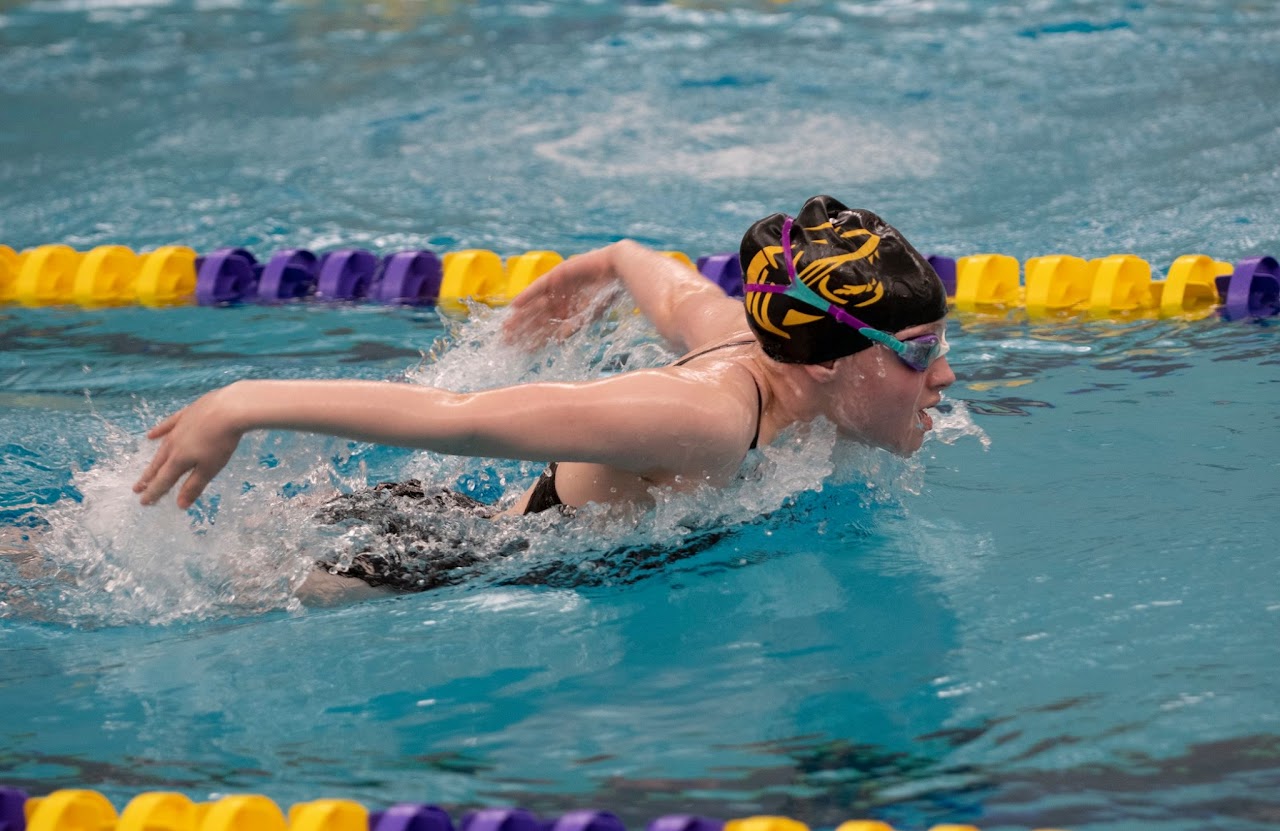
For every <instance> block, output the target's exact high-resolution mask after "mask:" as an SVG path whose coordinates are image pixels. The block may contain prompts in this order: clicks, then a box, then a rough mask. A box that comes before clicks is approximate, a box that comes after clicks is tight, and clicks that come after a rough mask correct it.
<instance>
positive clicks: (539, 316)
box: [505, 240, 746, 353]
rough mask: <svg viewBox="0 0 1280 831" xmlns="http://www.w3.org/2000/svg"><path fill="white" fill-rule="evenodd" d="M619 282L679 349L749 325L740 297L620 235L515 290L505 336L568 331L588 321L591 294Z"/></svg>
mask: <svg viewBox="0 0 1280 831" xmlns="http://www.w3.org/2000/svg"><path fill="white" fill-rule="evenodd" d="M618 283H620V284H621V285H622V286H623V287H624V288H625V289H626V290H627V293H628V294H630V295H631V298H632V299H633V300H634V301H635V303H636V306H637V307H638V308H639V309H640V312H641V314H643V315H644V316H645V317H646V318H648V319H649V321H650V322H652V323H653V325H654V327H655V328H656V329H657V330H658V333H659V334H660V335H662V337H663V338H665V339H666V340H667V341H668V343H670V344H671V345H672V346H673V347H674V348H675V350H676V351H677V352H680V353H684V352H690V351H693V350H695V349H698V348H699V347H702V346H706V345H710V344H713V343H716V342H718V341H720V340H723V339H724V338H726V337H728V336H729V335H732V334H734V333H736V332H741V331H744V330H745V329H746V317H745V313H744V311H743V306H742V302H741V301H740V300H734V299H733V298H731V297H728V296H727V295H726V294H725V293H724V291H722V290H721V289H720V287H719V286H717V285H716V284H715V283H713V282H711V281H710V280H708V279H707V278H706V277H704V276H702V275H701V274H699V273H698V272H696V271H694V270H693V269H691V268H689V267H688V266H687V265H684V264H683V263H680V262H678V261H676V260H674V259H672V258H670V257H667V256H665V255H663V254H660V253H658V252H657V251H653V250H651V249H649V248H646V247H644V246H643V245H640V244H639V243H636V242H632V241H631V240H623V241H621V242H616V243H614V244H612V245H609V246H606V247H604V248H599V249H596V250H595V251H590V252H587V253H586V254H579V255H577V256H574V257H570V258H569V259H568V260H565V261H564V262H563V263H560V264H559V265H557V266H556V267H555V268H553V269H551V270H550V271H548V272H547V273H546V274H544V275H543V276H542V277H540V278H538V279H537V280H535V281H534V282H533V284H532V285H530V286H529V287H528V288H527V289H525V290H524V291H523V292H521V293H520V294H519V295H517V296H516V298H515V300H513V301H512V303H511V309H512V311H511V316H510V317H509V318H508V319H507V322H506V325H505V331H506V334H507V337H508V338H509V339H515V338H541V339H542V340H545V339H547V338H551V337H555V338H559V339H563V338H565V337H568V336H569V335H571V334H573V333H574V332H575V331H577V330H578V329H579V328H580V327H581V326H582V325H583V324H584V323H586V322H588V321H587V317H588V316H589V315H588V312H590V311H591V310H592V309H593V306H592V300H593V297H594V296H595V295H596V294H597V293H599V291H600V290H601V289H602V288H604V287H605V286H607V285H610V284H618Z"/></svg>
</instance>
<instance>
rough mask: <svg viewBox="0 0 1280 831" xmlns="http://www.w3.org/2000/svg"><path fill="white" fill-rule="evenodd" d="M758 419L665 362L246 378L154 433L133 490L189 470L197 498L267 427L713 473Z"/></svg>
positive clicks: (455, 450)
mask: <svg viewBox="0 0 1280 831" xmlns="http://www.w3.org/2000/svg"><path fill="white" fill-rule="evenodd" d="M754 419H755V407H754V402H750V406H747V405H746V404H745V403H744V400H743V399H742V398H741V397H739V396H737V395H735V394H733V393H732V392H728V391H725V390H719V389H716V388H708V386H707V385H706V384H705V382H703V381H700V380H697V379H695V378H692V377H689V376H687V375H682V374H680V373H671V372H668V371H665V370H643V371H638V372H630V373H626V374H621V375H616V376H612V377H610V378H606V379H602V380H599V381H590V382H584V383H543V384H525V385H520V386H514V387H502V388H498V389H493V390H487V391H484V392H477V393H466V394H463V393H454V392H449V391H447V390H441V389H436V388H432V387H422V386H416V385H412V384H398V383H387V382H377V381H240V382H237V383H235V384H232V385H230V386H227V387H223V388H222V389H219V390H215V391H214V392H211V393H209V394H207V395H205V396H203V397H201V398H199V399H198V400H196V401H195V402H194V403H192V404H191V405H190V406H188V407H186V408H184V409H182V410H179V411H178V412H176V413H174V414H173V415H171V416H169V417H168V418H166V419H165V420H164V421H162V422H160V424H158V425H156V427H154V428H153V429H152V430H151V431H150V432H149V433H148V434H147V437H148V438H151V439H160V440H161V443H160V447H159V448H158V449H157V450H156V454H155V456H154V457H153V458H152V460H151V462H150V464H148V465H147V467H146V470H144V471H143V473H142V476H141V477H140V478H139V479H138V481H137V483H136V484H135V485H134V486H133V490H134V492H135V493H139V494H141V499H142V502H143V504H147V505H149V504H153V503H155V502H157V501H158V500H159V499H160V498H161V497H162V496H164V495H165V494H166V493H168V492H169V491H170V490H171V489H172V488H173V487H174V486H175V485H176V484H177V483H178V481H179V480H180V479H182V478H183V477H186V478H185V481H184V482H183V484H182V486H181V488H180V489H179V492H178V506H179V507H181V508H187V507H190V506H191V504H192V503H193V502H195V500H196V498H197V497H198V496H199V495H200V494H201V493H202V492H203V491H204V489H205V487H206V486H207V485H208V484H209V482H210V480H212V479H213V477H214V476H215V475H217V473H218V471H220V470H222V468H223V467H224V466H225V465H226V463H227V461H228V460H229V459H230V458H231V455H232V453H234V452H235V449H236V446H237V445H238V444H239V442H240V438H241V437H242V436H243V435H244V434H245V433H247V432H249V431H251V430H266V429H276V430H297V431H304V432H310V433H321V434H325V435H332V436H342V437H346V438H351V439H356V440H359V441H370V442H376V443H379V444H388V445H397V446H401V447H418V448H424V449H428V450H434V451H436V452H439V453H450V454H456V455H464V456H484V457H498V458H508V459H526V460H530V461H556V460H564V461H581V462H597V463H600V464H606V465H610V466H613V467H616V468H619V469H622V470H628V471H632V472H634V473H636V474H639V475H642V476H647V475H661V474H667V475H674V474H682V475H687V476H691V477H692V476H698V477H709V478H712V479H717V480H718V479H724V478H728V477H729V476H732V474H733V472H734V471H735V470H736V469H737V467H738V465H739V464H740V462H741V459H742V453H743V448H744V447H745V446H746V444H747V443H748V441H749V439H750V435H751V431H752V430H753V429H754Z"/></svg>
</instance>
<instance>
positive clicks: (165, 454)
mask: <svg viewBox="0 0 1280 831" xmlns="http://www.w3.org/2000/svg"><path fill="white" fill-rule="evenodd" d="M157 429H158V428H157ZM168 459H169V443H168V442H165V443H164V444H161V445H160V447H159V449H157V450H156V454H155V455H154V456H152V457H151V461H150V462H149V463H148V464H147V466H146V468H144V469H143V471H142V475H141V476H139V477H138V481H137V482H134V483H133V492H134V493H142V492H143V491H144V490H146V489H147V486H148V485H150V484H151V481H152V480H153V479H155V478H156V473H157V472H159V470H160V468H161V467H163V466H164V463H165V462H166V461H168Z"/></svg>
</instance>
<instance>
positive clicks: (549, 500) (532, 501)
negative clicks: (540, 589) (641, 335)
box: [524, 338, 764, 515]
mask: <svg viewBox="0 0 1280 831" xmlns="http://www.w3.org/2000/svg"><path fill="white" fill-rule="evenodd" d="M755 342H756V341H755V339H754V338H753V339H752V340H736V341H730V342H729V343H722V344H720V345H718V346H712V347H711V348H709V349H704V350H702V351H701V352H695V353H694V354H692V355H688V356H686V357H684V358H681V359H680V360H678V361H676V362H675V363H674V364H672V366H684V365H685V364H687V363H689V362H690V361H692V360H693V359H694V358H701V357H702V356H703V355H706V354H708V353H710V352H715V351H717V350H720V349H728V348H729V347H732V346H746V345H747V344H750V343H755ZM751 383H753V384H755V385H756V434H755V436H754V437H752V439H751V447H750V448H749V449H751V450H755V449H756V446H757V445H759V443H760V418H761V416H763V415H764V395H763V394H762V393H761V392H760V383H759V382H758V381H756V379H755V376H754V375H753V376H751ZM557 467H558V463H557V462H552V463H551V464H549V465H547V469H546V470H544V471H542V475H541V476H539V477H538V481H537V482H534V483H533V490H532V491H530V492H529V502H528V504H526V505H525V508H524V512H525V514H526V515H528V514H540V513H542V512H543V511H549V510H551V509H552V508H559V509H560V510H561V511H566V510H572V509H571V508H570V506H568V505H565V504H564V502H562V501H561V500H560V494H558V493H556V468H557Z"/></svg>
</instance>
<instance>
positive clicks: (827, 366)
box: [801, 361, 836, 384]
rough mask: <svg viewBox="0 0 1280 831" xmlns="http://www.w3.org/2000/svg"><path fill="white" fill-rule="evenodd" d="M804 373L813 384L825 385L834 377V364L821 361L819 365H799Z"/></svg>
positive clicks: (833, 362)
mask: <svg viewBox="0 0 1280 831" xmlns="http://www.w3.org/2000/svg"><path fill="white" fill-rule="evenodd" d="M801 366H803V367H804V371H805V373H807V374H808V376H809V377H810V378H812V379H813V380H814V381H815V382H817V383H819V384H827V383H830V382H831V381H832V379H834V378H835V376H836V362H835V361H823V362H822V363H820V364H801Z"/></svg>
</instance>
